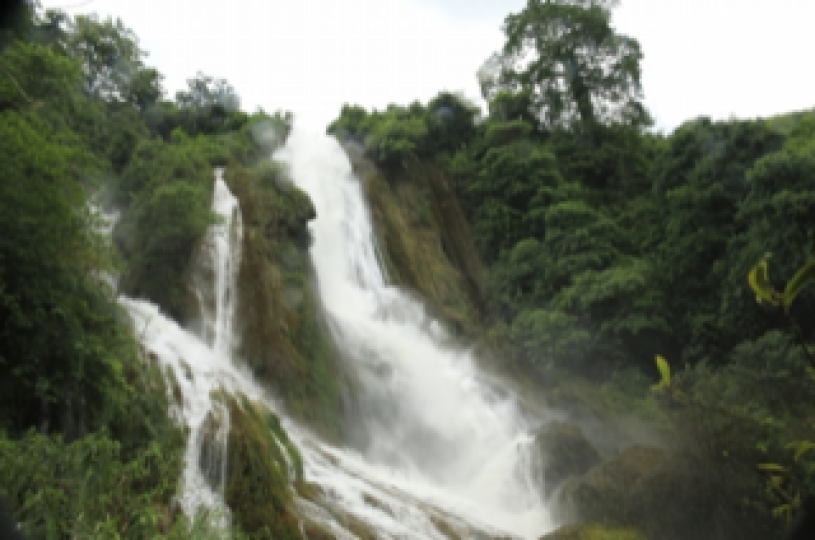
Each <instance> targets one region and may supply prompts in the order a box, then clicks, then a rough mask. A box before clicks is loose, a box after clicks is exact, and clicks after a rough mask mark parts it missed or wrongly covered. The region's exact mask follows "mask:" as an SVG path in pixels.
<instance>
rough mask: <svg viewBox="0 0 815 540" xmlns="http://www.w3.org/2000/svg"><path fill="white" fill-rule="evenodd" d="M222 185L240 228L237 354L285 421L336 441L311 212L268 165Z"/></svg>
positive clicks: (234, 170) (239, 170)
mask: <svg viewBox="0 0 815 540" xmlns="http://www.w3.org/2000/svg"><path fill="white" fill-rule="evenodd" d="M226 179H227V182H228V183H229V185H230V188H231V189H232V192H233V193H235V195H236V196H237V197H238V199H239V201H240V203H241V211H242V214H243V221H244V242H243V256H242V259H241V268H240V273H239V277H238V280H239V283H240V290H239V308H238V313H239V314H240V315H239V316H240V320H239V328H240V329H241V348H240V350H239V355H240V356H241V357H242V358H243V359H244V360H245V361H246V362H247V363H248V364H249V366H250V367H251V368H252V370H253V372H254V374H255V376H256V377H258V378H259V379H260V380H261V381H262V382H263V383H264V384H265V385H267V386H269V387H270V388H271V389H272V390H273V391H274V392H275V394H276V395H277V396H278V397H280V398H281V399H282V401H283V403H284V404H285V406H286V408H287V410H288V412H289V414H291V415H292V416H293V417H294V418H295V419H297V420H299V421H302V422H304V423H306V424H308V425H309V426H311V427H312V428H314V429H315V430H316V431H318V432H319V433H320V434H321V435H323V436H325V437H327V438H329V439H332V440H337V439H338V438H339V434H340V433H341V431H342V418H341V416H340V410H341V407H340V395H341V394H340V382H339V379H340V377H339V374H338V373H337V369H336V366H337V364H336V362H335V357H336V351H335V350H334V348H333V345H332V343H331V340H330V337H329V335H328V332H327V329H326V328H325V327H324V325H323V323H322V321H321V318H320V313H319V311H318V302H319V299H318V297H317V292H316V282H315V278H314V274H313V269H312V268H311V264H310V260H309V256H308V246H309V244H310V237H309V233H308V229H307V223H308V220H310V219H312V218H313V217H314V207H313V205H312V203H311V200H310V199H309V198H308V196H307V195H306V194H305V193H303V192H302V191H300V190H299V189H297V187H295V186H294V185H293V184H291V182H290V181H289V180H287V178H286V176H285V171H284V170H283V169H282V168H281V167H280V166H279V165H276V164H274V163H271V164H268V163H267V164H264V165H262V166H258V167H255V168H252V169H247V168H243V167H240V166H238V165H233V166H231V167H229V168H227V171H226Z"/></svg>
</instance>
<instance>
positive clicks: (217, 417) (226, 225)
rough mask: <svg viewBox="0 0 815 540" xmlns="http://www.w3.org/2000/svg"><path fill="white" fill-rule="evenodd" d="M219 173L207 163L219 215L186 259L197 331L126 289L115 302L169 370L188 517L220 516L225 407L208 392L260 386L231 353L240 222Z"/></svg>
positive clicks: (250, 390) (224, 517)
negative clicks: (182, 439) (184, 435)
mask: <svg viewBox="0 0 815 540" xmlns="http://www.w3.org/2000/svg"><path fill="white" fill-rule="evenodd" d="M223 173H224V171H223V169H216V170H215V184H214V189H213V197H212V209H213V212H214V213H215V214H216V216H217V218H218V220H219V221H218V223H217V224H215V225H213V226H211V227H210V228H209V230H208V231H207V233H206V235H205V237H204V239H203V241H202V242H201V246H200V248H199V249H198V251H197V253H196V256H195V260H194V270H193V276H192V280H191V281H192V289H193V290H192V293H193V294H194V296H195V297H196V299H197V300H198V307H199V314H200V315H199V318H200V321H199V327H200V328H199V329H198V332H196V333H197V334H198V335H195V334H194V333H190V332H189V331H187V330H185V329H183V328H181V327H179V326H178V325H177V324H176V323H175V322H173V321H172V320H170V319H168V318H167V317H165V316H164V315H163V314H162V313H161V312H160V311H159V310H158V308H157V307H156V306H155V305H153V304H151V303H149V302H146V301H143V300H134V299H129V298H126V297H120V302H121V303H122V304H123V305H124V306H125V307H126V309H127V310H128V312H129V313H130V315H131V317H132V318H133V320H134V323H135V327H136V331H137V334H138V336H139V339H140V341H141V343H142V345H143V346H144V348H145V349H146V350H147V352H148V354H149V355H150V356H151V357H152V358H153V359H155V360H157V361H159V362H160V363H161V365H162V366H163V368H164V370H165V373H167V372H169V373H170V377H169V379H168V383H169V384H168V392H169V394H170V402H171V403H173V404H174V405H173V410H172V411H171V413H172V414H173V415H174V416H175V417H176V419H177V420H178V421H179V422H180V423H182V424H183V425H185V426H186V427H187V428H188V429H189V439H188V443H187V448H186V454H185V467H184V473H183V477H182V479H181V483H182V487H181V492H182V496H181V499H180V503H181V507H182V509H183V510H184V512H185V513H186V514H187V515H188V516H191V517H192V516H195V515H196V513H197V512H198V511H199V510H200V509H207V510H209V511H210V512H214V515H216V516H218V518H219V519H220V520H221V521H222V523H226V522H227V521H228V516H229V511H228V509H227V507H226V504H225V503H224V499H223V496H224V488H225V485H226V463H227V450H228V449H227V441H228V437H229V411H228V409H227V407H226V406H225V405H224V404H223V403H221V402H220V401H218V400H217V399H214V398H213V395H215V394H216V393H217V391H218V390H221V389H227V390H231V391H235V392H237V391H240V392H243V393H244V394H248V395H255V396H260V395H261V392H260V391H259V390H258V389H257V388H255V387H254V386H253V385H252V384H251V382H247V381H248V380H249V379H250V378H249V377H248V376H247V375H246V374H244V373H242V372H240V371H239V370H238V369H237V368H236V367H235V366H234V365H233V363H232V361H231V353H232V344H233V328H232V324H233V321H234V319H235V306H236V301H237V275H238V269H239V266H240V248H241V242H242V235H243V224H242V220H241V214H240V208H239V206H238V201H237V199H236V198H235V197H234V196H233V195H232V193H230V191H229V189H228V188H227V186H226V183H225V182H224V178H223ZM178 395H180V400H178V399H177V396H178Z"/></svg>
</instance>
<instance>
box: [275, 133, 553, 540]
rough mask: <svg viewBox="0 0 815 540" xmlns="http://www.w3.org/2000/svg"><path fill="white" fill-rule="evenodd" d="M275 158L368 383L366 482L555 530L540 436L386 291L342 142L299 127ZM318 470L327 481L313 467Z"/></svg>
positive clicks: (499, 522)
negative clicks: (283, 165)
mask: <svg viewBox="0 0 815 540" xmlns="http://www.w3.org/2000/svg"><path fill="white" fill-rule="evenodd" d="M277 157H278V158H279V159H281V160H283V161H285V162H287V163H288V165H289V169H290V173H291V175H292V177H293V179H294V181H295V183H297V184H298V185H299V186H300V187H301V188H302V189H303V190H305V191H306V192H308V194H309V195H310V196H311V198H312V199H313V201H314V204H315V206H316V208H317V219H316V221H315V222H314V224H313V232H314V236H315V242H314V245H313V247H312V252H311V254H312V259H313V261H314V265H315V267H316V271H317V275H318V280H319V283H320V294H321V298H322V301H323V303H324V305H325V308H326V311H327V313H328V317H329V320H330V323H331V325H330V326H331V328H332V333H333V337H334V339H335V340H336V342H337V345H338V346H339V347H340V349H341V350H343V352H344V354H345V356H347V357H348V358H349V359H351V361H352V363H353V366H354V368H355V370H356V372H357V374H358V376H359V379H360V382H361V384H360V387H361V390H360V392H361V395H360V396H358V401H359V407H358V410H359V411H360V414H361V418H360V419H359V421H360V423H361V425H362V426H363V432H364V434H365V438H364V442H363V443H362V444H360V447H359V451H360V452H361V454H362V458H363V460H364V461H365V464H359V463H358V464H357V465H356V467H357V470H363V469H364V470H365V471H367V473H362V472H360V473H359V474H372V475H374V476H376V477H377V478H378V481H379V482H382V483H386V484H389V485H392V486H395V487H398V489H399V490H401V491H404V492H407V493H411V494H412V495H413V496H414V497H416V499H418V500H421V501H425V502H428V503H431V504H433V505H435V506H437V507H439V508H442V509H445V510H446V511H447V512H449V513H451V514H454V515H457V516H460V517H461V518H464V519H465V520H466V521H468V522H470V523H473V524H480V525H481V526H486V527H489V528H494V529H496V530H500V531H504V532H509V533H512V534H516V535H519V536H522V537H525V538H532V537H537V536H539V535H540V534H541V533H542V532H545V531H546V530H548V529H550V528H551V527H550V523H549V517H548V512H547V510H546V508H545V507H544V505H543V503H542V501H541V498H540V495H539V492H538V490H537V489H536V487H535V481H534V480H535V479H534V475H535V474H536V472H535V467H534V460H533V459H532V456H533V452H532V451H531V450H532V447H531V443H532V440H533V437H531V436H530V435H529V428H528V426H527V425H526V423H525V421H524V419H523V418H522V416H521V414H520V413H519V410H518V407H517V404H516V403H515V402H514V400H513V398H512V395H511V393H508V392H498V391H496V389H495V388H494V387H492V386H491V385H488V384H487V383H486V382H485V381H484V380H482V378H481V377H480V376H479V373H478V371H477V370H476V368H475V365H474V360H473V358H472V356H471V355H470V353H469V352H467V351H464V350H458V349H455V348H451V347H449V346H447V345H446V344H445V341H446V340H445V337H446V336H445V333H444V331H443V330H442V329H441V327H440V326H439V325H438V324H437V323H436V322H435V321H433V320H432V319H431V318H429V317H428V316H427V314H426V313H425V310H424V308H423V306H422V305H421V304H420V303H418V302H416V301H414V300H413V299H411V298H410V297H409V296H407V295H405V294H404V293H402V292H401V291H399V290H398V289H397V288H395V287H393V286H390V285H389V284H388V283H387V282H386V280H385V278H384V276H383V273H382V271H381V269H380V266H379V264H378V261H377V258H376V255H375V250H374V236H373V233H372V228H371V221H370V218H369V216H368V211H367V208H366V206H365V202H364V198H363V194H362V190H361V186H360V184H359V182H358V181H357V180H356V179H355V178H354V176H353V174H352V171H351V166H350V163H349V161H348V158H347V156H346V155H345V153H344V152H343V150H342V149H341V148H340V146H339V144H338V143H337V142H336V141H334V140H333V139H330V138H328V137H325V136H317V137H311V136H309V135H308V134H306V133H303V132H301V131H299V130H298V129H297V128H295V129H294V131H293V132H292V133H291V135H290V137H289V139H288V141H287V145H286V147H285V148H283V149H282V150H281V151H279V153H278V155H277ZM306 462H307V464H308V463H309V460H306ZM312 465H314V463H312ZM323 469H324V468H323ZM321 470H322V469H321ZM307 472H308V469H307ZM312 472H313V473H314V474H315V475H319V474H320V470H317V467H316V465H314V470H313V471H312ZM322 472H323V473H324V472H325V471H324V470H322ZM338 489H339V488H338ZM399 534H404V533H397V536H399ZM407 536H408V537H415V538H427V537H429V531H428V530H426V529H425V530H421V529H419V530H415V531H414V532H413V533H412V534H408V535H407Z"/></svg>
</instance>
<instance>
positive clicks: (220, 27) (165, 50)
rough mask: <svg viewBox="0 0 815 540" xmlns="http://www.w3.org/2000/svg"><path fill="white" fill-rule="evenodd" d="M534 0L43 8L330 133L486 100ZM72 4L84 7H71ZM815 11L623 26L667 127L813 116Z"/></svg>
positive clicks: (644, 11)
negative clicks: (108, 20) (514, 20)
mask: <svg viewBox="0 0 815 540" xmlns="http://www.w3.org/2000/svg"><path fill="white" fill-rule="evenodd" d="M525 4H526V0H230V1H229V2H215V1H213V0H162V1H159V0H140V1H138V2H137V1H133V0H91V1H88V0H44V1H43V5H44V6H45V7H62V8H63V9H65V10H66V11H68V12H69V13H71V14H77V13H88V12H96V13H99V14H100V15H101V16H102V17H105V16H108V15H111V16H113V17H120V18H121V19H122V21H123V22H124V23H125V25H126V26H128V27H130V28H132V29H133V30H134V31H135V33H136V34H137V36H138V37H139V40H140V45H141V47H142V48H143V49H145V50H146V51H148V53H149V57H148V58H147V59H146V63H147V64H148V65H151V66H154V67H156V68H158V69H159V71H161V72H162V73H163V74H164V75H165V77H166V79H165V87H166V88H167V90H168V91H169V93H170V95H172V94H174V93H175V91H176V90H179V89H181V88H184V87H185V84H186V83H185V81H186V79H187V78H190V77H192V76H194V75H195V73H196V72H197V71H203V72H204V73H206V74H208V75H213V76H215V77H219V78H225V79H227V80H228V81H229V82H230V83H231V84H232V85H233V86H234V87H235V89H236V90H237V92H238V94H239V95H240V96H241V100H242V108H244V109H245V110H248V111H253V110H255V109H256V108H257V107H258V106H260V107H263V108H264V109H266V110H267V111H273V110H276V109H286V110H290V111H292V112H294V114H295V117H296V119H297V120H298V121H299V122H301V123H303V124H307V125H309V126H311V127H318V128H324V127H325V125H327V124H328V123H329V122H330V121H331V120H333V119H334V118H336V116H337V115H338V114H339V110H340V107H341V106H342V104H343V103H355V104H359V105H363V106H365V107H366V108H369V109H370V108H379V109H382V108H384V107H385V106H386V105H387V104H388V103H399V104H408V103H410V102H411V101H413V100H416V99H418V100H420V101H422V102H426V101H427V100H428V99H430V98H432V97H433V96H435V95H436V94H437V93H438V92H439V91H441V90H451V91H461V92H463V93H464V94H465V95H467V96H469V97H470V98H472V99H474V100H478V99H480V98H479V94H478V84H477V82H476V78H475V73H476V71H477V70H478V68H479V67H480V66H481V63H482V62H483V61H484V60H486V59H487V58H488V57H489V56H490V54H491V53H492V52H494V51H497V50H498V49H500V48H501V46H502V45H503V34H502V33H501V24H502V22H503V19H504V17H505V16H506V15H507V14H509V13H513V12H518V11H519V10H521V9H522V8H523V6H524V5H525ZM72 6H73V7H72ZM813 22H815V1H813V0H773V1H772V2H770V1H769V0H681V1H677V0H673V1H669V0H622V2H621V6H620V7H619V8H617V9H616V10H615V12H614V16H613V19H612V24H613V25H614V26H615V27H616V28H617V29H618V31H620V32H621V33H625V34H628V35H630V36H632V37H634V38H636V39H637V40H639V42H640V44H641V46H642V49H643V52H644V55H645V59H644V61H643V64H642V69H643V81H642V82H643V88H644V91H645V101H646V105H647V106H648V108H649V110H650V111H651V112H652V114H653V115H654V116H655V118H656V119H657V125H658V127H660V128H662V129H664V130H670V129H673V128H674V127H676V126H677V125H679V124H680V123H682V122H683V121H684V120H687V119H689V118H693V117H695V116H698V115H703V114H704V115H709V116H713V117H714V118H727V117H730V116H736V117H740V118H750V117H756V116H767V115H772V114H776V113H781V112H788V111H792V110H801V109H808V108H812V107H815V72H813V70H812V68H811V64H812V62H811V55H812V54H813V51H815V32H813V31H812V30H811V27H812V24H813Z"/></svg>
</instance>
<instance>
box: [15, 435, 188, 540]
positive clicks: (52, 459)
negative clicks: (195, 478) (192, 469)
mask: <svg viewBox="0 0 815 540" xmlns="http://www.w3.org/2000/svg"><path fill="white" fill-rule="evenodd" d="M167 443H168V441H161V442H158V441H153V442H150V443H149V444H147V445H146V446H144V447H143V448H140V449H139V451H138V452H136V453H135V455H134V456H133V457H131V458H126V457H125V456H124V455H123V452H122V448H121V445H120V443H119V442H117V441H115V440H114V439H111V438H110V437H109V436H108V435H106V434H105V433H104V432H100V433H95V434H90V435H87V436H85V437H83V438H81V439H78V440H76V441H74V442H71V443H68V442H66V441H64V440H63V439H62V437H60V436H59V435H55V436H51V437H48V436H44V435H39V434H36V433H28V434H26V435H25V436H23V437H22V438H21V439H19V440H9V439H7V438H5V437H0V486H2V487H0V495H2V496H3V497H4V498H6V499H7V500H9V501H11V503H12V505H13V506H14V507H16V509H17V511H16V515H15V518H16V520H17V521H18V522H20V523H21V524H22V530H23V532H24V533H25V534H26V535H28V536H29V537H30V538H49V539H50V538H55V539H56V538H69V537H70V538H74V537H107V538H123V537H126V538H187V537H188V536H187V534H188V533H187V529H186V526H187V523H186V520H185V519H184V516H183V514H180V512H179V511H178V509H173V508H170V507H168V506H167V504H168V502H169V501H170V498H171V497H172V496H173V494H174V493H175V490H176V483H177V479H178V478H179V476H180V474H181V469H182V468H183V437H180V436H179V437H177V438H176V439H175V440H174V442H172V443H171V444H167Z"/></svg>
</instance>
